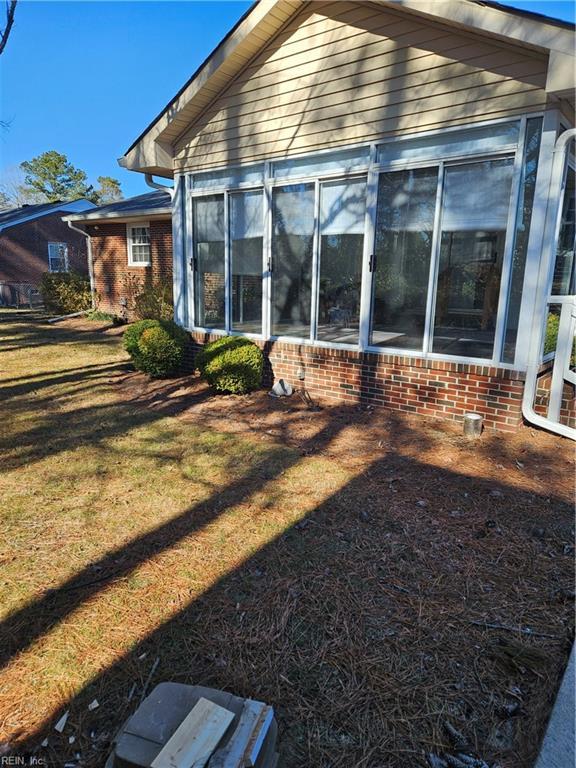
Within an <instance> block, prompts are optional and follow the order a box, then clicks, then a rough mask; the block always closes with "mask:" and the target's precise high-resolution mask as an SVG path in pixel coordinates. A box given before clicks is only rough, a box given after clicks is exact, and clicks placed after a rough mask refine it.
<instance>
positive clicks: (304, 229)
mask: <svg viewBox="0 0 576 768" xmlns="http://www.w3.org/2000/svg"><path fill="white" fill-rule="evenodd" d="M573 42H574V40H573V30H572V29H571V28H568V26H567V25H566V24H564V23H563V22H557V21H556V20H553V19H548V18H546V17H542V16H538V15H537V14H527V13H521V14H520V13H517V12H515V11H512V10H510V9H503V8H502V7H501V6H497V5H493V4H491V3H489V2H482V3H479V2H475V0H443V2H441V3H440V2H439V3H429V4H423V3H418V2H416V0H399V2H393V1H392V0H373V1H370V2H356V3H349V2H344V1H342V2H338V3H330V2H299V1H298V0H261V2H259V3H257V4H256V5H255V6H253V8H252V9H251V10H250V11H249V12H248V13H247V14H246V16H245V17H244V18H243V19H242V20H241V21H240V22H239V24H238V25H237V27H236V28H234V29H233V30H231V32H230V34H229V35H228V36H227V37H226V38H225V39H224V40H223V41H222V43H221V44H220V45H219V46H218V47H217V48H216V49H215V51H214V52H213V53H212V54H211V56H210V57H209V58H208V59H207V60H206V61H205V62H204V64H203V65H202V66H201V67H200V68H199V70H198V71H197V72H196V73H195V74H194V75H193V76H192V78H191V79H190V80H189V81H188V83H186V84H185V86H184V87H183V88H182V90H181V91H180V92H179V93H178V94H177V95H176V96H175V97H174V99H173V100H172V101H171V103H170V104H169V105H168V106H167V108H166V109H165V110H164V111H163V112H162V113H161V114H160V115H159V116H158V117H157V118H156V119H155V120H154V121H153V122H152V124H151V125H150V126H149V127H148V128H147V129H146V130H145V131H144V133H143V134H142V135H141V136H140V137H139V138H138V139H137V140H136V142H134V144H133V145H132V146H131V147H130V148H129V150H128V151H127V153H126V155H125V156H124V157H123V158H121V161H120V162H121V164H122V165H123V166H124V167H127V168H130V169H133V170H137V171H140V172H143V173H145V174H147V179H148V183H149V184H151V185H152V186H158V182H155V181H154V180H153V176H164V177H167V178H172V179H173V180H174V188H173V250H174V261H173V265H174V270H173V274H174V301H175V317H176V319H177V321H178V322H179V323H180V324H181V325H182V326H183V327H185V328H186V329H188V330H189V331H190V332H191V334H192V335H193V338H194V340H195V341H196V342H197V343H200V344H201V343H204V341H206V340H207V339H208V338H211V337H213V336H218V335H221V334H243V335H247V336H250V337H252V338H254V339H255V340H256V341H257V342H258V343H260V344H261V345H262V346H263V347H264V348H265V352H266V355H267V357H268V359H269V361H270V363H271V368H272V373H273V375H274V376H275V377H280V376H282V377H288V378H293V379H298V380H300V381H305V386H306V387H307V388H308V389H309V390H310V391H311V392H312V393H314V392H316V393H318V394H323V395H327V396H330V397H333V398H335V399H343V400H345V401H346V402H353V401H354V399H355V400H356V401H358V400H369V401H370V402H373V403H376V404H383V405H389V406H392V407H397V408H402V409H406V410H413V411H421V412H422V413H432V414H435V415H442V416H448V417H451V418H460V417H461V416H462V415H463V413H464V412H466V411H467V410H479V411H480V412H481V413H483V414H484V415H485V417H486V418H487V419H488V420H489V421H490V423H491V425H492V426H501V427H502V428H514V426H515V425H518V424H519V423H520V422H521V420H522V407H521V401H522V394H523V391H524V389H525V388H524V381H525V379H526V375H527V371H528V370H532V369H534V367H535V366H536V369H537V372H536V374H535V376H536V375H542V373H543V371H542V363H543V362H545V358H546V355H550V349H548V348H547V347H546V343H547V342H546V340H545V338H544V337H545V333H544V330H543V329H544V327H545V324H546V311H547V307H549V309H550V311H551V312H552V314H554V313H559V311H560V310H559V307H560V306H561V305H562V304H563V303H564V302H563V300H559V301H556V302H552V301H547V297H548V296H550V295H553V296H557V297H561V296H562V295H567V294H568V295H570V294H571V292H573V290H574V288H573V285H572V283H573V272H574V265H573V262H574V249H573V245H570V243H571V242H572V240H573V224H572V223H571V217H572V212H573V203H571V202H570V201H571V200H572V201H573V181H572V176H571V173H570V172H569V170H568V166H569V163H567V162H565V158H566V157H568V155H569V152H564V151H563V150H562V151H561V149H560V145H559V144H558V142H560V144H561V143H562V141H563V140H561V139H560V137H561V136H562V135H564V134H566V132H567V131H568V130H569V129H571V126H572V125H573V113H574V105H573V96H574V44H573ZM566 148H567V149H568V148H569V147H568V145H567V144H566ZM571 190H572V191H571ZM562 205H564V215H561V214H562V210H561V209H562ZM571 233H572V234H571ZM558 238H560V242H561V243H562V244H563V245H562V247H561V248H560V250H561V253H559V256H558V259H557V263H556V265H555V266H554V260H555V257H556V254H555V250H556V242H558ZM553 251H554V253H553ZM553 273H554V274H555V275H556V278H554V280H555V282H554V285H553ZM560 277H561V279H560ZM558 280H560V283H561V285H560V283H558ZM552 289H553V290H554V293H553V294H551V291H552ZM566 303H568V302H566ZM566 322H567V321H566ZM566 322H564V326H566ZM570 322H571V321H570ZM560 325H562V322H560ZM567 333H568V332H567ZM549 342H550V340H549V339H548V347H549V346H550V343H549ZM560 346H562V345H559V348H560ZM336 360H338V362H335V361H336ZM447 374H450V375H447ZM564 380H566V381H570V375H567V376H564V378H563V381H564ZM573 399H574V398H572V400H573ZM530 407H532V406H530Z"/></svg>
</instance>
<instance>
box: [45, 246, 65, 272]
mask: <svg viewBox="0 0 576 768" xmlns="http://www.w3.org/2000/svg"><path fill="white" fill-rule="evenodd" d="M48 269H49V270H50V272H68V245H67V244H66V243H48Z"/></svg>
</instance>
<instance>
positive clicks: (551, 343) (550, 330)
mask: <svg viewBox="0 0 576 768" xmlns="http://www.w3.org/2000/svg"><path fill="white" fill-rule="evenodd" d="M559 325H560V317H559V315H553V314H549V315H548V319H547V320H546V334H545V336H544V354H545V355H547V354H548V353H549V352H555V351H556V342H557V341H558V326H559Z"/></svg>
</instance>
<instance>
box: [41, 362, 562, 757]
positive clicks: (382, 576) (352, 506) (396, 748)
mask: <svg viewBox="0 0 576 768" xmlns="http://www.w3.org/2000/svg"><path fill="white" fill-rule="evenodd" d="M110 383H111V386H113V387H114V388H116V390H117V392H118V397H119V398H120V399H122V400H124V401H126V402H131V403H134V404H136V405H139V406H141V407H142V408H150V409H155V410H158V411H159V412H160V413H162V414H166V415H172V416H174V417H175V418H177V419H179V420H183V421H184V422H188V421H189V422H190V423H191V424H194V425H196V426H201V427H203V428H205V429H206V430H210V429H214V430H218V431H220V432H230V433H239V434H243V435H249V436H252V437H253V438H254V439H255V440H258V441H265V442H266V443H269V444H270V445H271V446H274V445H281V446H290V447H291V448H292V449H295V450H296V451H298V452H299V454H300V456H301V462H302V464H301V466H303V467H305V463H306V461H307V460H308V458H313V457H316V456H318V455H322V456H325V457H327V458H328V459H329V460H330V461H332V462H334V465H335V466H336V465H337V466H341V467H342V468H343V469H344V470H346V471H350V472H351V477H352V479H351V480H350V482H349V483H348V484H346V485H345V486H344V487H343V488H340V489H338V490H335V492H334V493H333V494H332V495H331V496H329V497H328V498H326V499H325V501H323V502H322V503H321V504H320V505H319V506H318V507H317V508H316V509H315V510H314V512H313V513H312V514H310V515H309V516H308V517H307V518H306V519H304V520H303V521H302V522H300V523H298V524H297V525H296V526H294V527H293V528H291V529H289V530H288V531H286V532H285V533H284V534H283V535H281V536H280V537H279V538H277V539H275V540H273V541H271V543H270V544H268V545H267V546H266V547H264V548H263V549H261V550H259V551H257V552H255V553H254V555H253V556H252V557H251V558H250V559H249V560H248V562H246V563H245V564H243V565H241V566H240V567H239V568H238V569H237V570H235V571H234V572H232V573H230V574H229V575H227V576H225V577H224V578H223V579H222V580H221V581H220V582H218V583H217V584H216V585H215V586H214V587H212V588H211V589H210V590H209V591H208V592H207V593H205V594H204V595H203V596H202V598H200V599H198V600H196V601H195V602H193V603H191V604H189V605H188V606H186V607H185V608H184V609H183V610H182V611H181V612H180V613H179V614H178V615H177V616H176V617H175V618H174V619H172V620H171V621H170V622H168V623H166V624H163V625H162V626H160V627H159V628H158V629H157V630H156V631H155V632H154V633H153V634H152V635H151V636H149V637H147V638H146V639H145V640H144V641H143V642H142V643H141V644H139V646H138V647H137V648H135V650H134V655H133V656H130V657H127V658H124V659H122V660H121V661H119V662H118V663H117V664H116V665H114V666H113V667H112V668H110V669H109V670H107V671H106V672H105V673H104V674H103V675H102V676H101V677H100V678H98V679H97V680H96V681H94V683H93V685H92V686H90V687H89V688H88V689H87V690H86V691H85V694H83V695H82V699H81V700H78V701H76V702H74V703H73V704H72V705H71V708H72V709H75V710H76V711H77V715H76V717H77V721H78V722H81V724H82V728H81V729H79V730H83V732H84V733H85V734H88V735H85V736H84V737H82V739H80V741H79V742H78V743H76V744H74V745H71V746H70V745H68V744H67V743H66V742H65V740H64V738H63V739H62V745H61V754H62V756H63V757H62V764H64V761H65V758H66V757H68V758H70V759H72V760H74V755H75V754H76V752H78V754H81V755H82V758H81V760H80V761H79V762H77V764H78V765H86V766H94V767H95V766H100V765H102V764H103V755H105V753H106V750H107V749H108V747H109V742H110V738H111V736H112V734H113V733H114V732H115V730H116V729H117V728H118V727H119V725H120V724H121V722H122V720H123V719H124V718H125V717H126V716H127V715H128V714H130V712H131V711H133V710H134V708H135V703H136V702H135V700H133V701H128V700H127V696H126V691H128V690H130V689H131V688H132V685H133V683H134V682H136V683H137V684H138V690H141V689H142V686H143V684H144V682H145V681H146V678H147V676H148V674H149V671H150V669H152V668H153V661H154V659H156V658H158V659H159V663H158V666H157V668H156V669H155V671H154V676H153V679H152V680H151V683H150V687H151V686H152V685H154V684H155V683H157V682H160V681H161V680H174V681H178V682H187V683H198V684H202V685H208V686H212V687H216V688H223V689H227V690H230V691H232V692H234V693H235V694H237V695H240V696H248V697H251V698H256V699H260V700H263V701H266V702H268V703H270V704H272V705H273V706H274V708H275V711H276V715H277V718H278V721H279V725H280V738H279V743H280V748H281V755H282V757H281V761H282V762H281V765H283V766H284V767H285V768H353V767H355V768H385V767H388V766H389V767H390V768H392V767H394V768H412V767H414V766H421V767H422V768H424V767H425V766H429V767H430V766H431V767H432V768H445V766H448V765H452V766H456V768H461V766H459V765H458V763H457V762H456V761H457V760H459V759H460V760H461V762H462V759H463V758H457V755H466V756H468V758H469V760H472V757H473V758H475V759H477V762H476V764H475V765H477V766H478V768H480V766H483V765H488V766H496V765H498V766H501V768H528V766H531V765H532V764H533V761H534V759H535V757H536V754H537V750H538V745H539V742H540V740H541V737H542V735H543V730H544V728H545V725H546V720H547V717H548V715H549V712H550V709H551V706H552V702H553V698H554V695H555V691H556V689H557V686H558V684H559V680H560V676H561V673H562V671H563V668H564V666H565V663H566V660H567V657H568V653H569V649H570V644H571V642H572V640H573V636H574V625H573V600H574V567H573V562H574V519H573V505H572V496H573V482H572V478H573V470H574V461H573V458H574V457H573V446H572V444H571V443H569V442H568V441H563V440H561V439H559V438H555V437H553V436H551V435H548V434H546V433H543V432H539V431H537V430H534V429H530V428H523V429H521V430H520V431H519V432H518V433H517V434H514V435H503V434H497V433H490V432H486V433H485V434H484V435H483V436H482V437H481V438H480V439H479V440H477V441H472V442H471V441H468V440H466V439H465V438H463V437H462V435H461V427H459V426H458V425H456V424H453V423H448V422H442V421H438V420H432V419H425V418H422V417H412V416H409V415H403V414H399V413H395V412H391V411H385V410H372V409H369V408H362V407H357V408H351V407H345V406H341V407H337V406H328V405H327V404H325V403H318V406H319V408H318V409H314V410H311V409H310V408H308V407H307V406H306V405H305V403H304V402H302V401H301V400H300V399H299V398H298V396H293V397H292V398H290V399H282V400H273V399H272V398H270V397H268V395H267V393H265V392H257V393H254V394H252V395H250V396H247V397H242V398H238V397H215V396H213V395H212V393H211V392H210V391H209V390H208V389H207V387H206V386H205V385H204V384H202V383H201V382H200V381H199V380H198V379H197V378H194V377H187V378H183V379H177V380H171V381H168V382H159V381H152V382H151V381H148V380H147V379H146V378H145V377H144V376H141V375H140V374H136V373H131V372H126V371H122V372H119V373H118V374H117V375H115V376H112V377H111V379H110ZM274 503H275V500H274V499H273V498H271V499H270V504H271V505H274ZM144 654H146V655H144ZM95 695H97V697H98V699H99V700H100V701H106V707H100V708H99V709H96V710H95V711H93V712H88V711H87V707H86V704H87V702H88V701H90V700H91V699H92V698H93V697H94V696H95ZM80 711H82V712H83V713H84V714H83V715H82V716H80V715H79V714H78V713H79V712H80ZM53 738H54V734H53V732H52V739H53ZM462 764H463V765H465V766H466V765H468V766H469V768H470V766H473V765H474V763H473V762H470V761H469V762H468V763H465V762H464V763H462Z"/></svg>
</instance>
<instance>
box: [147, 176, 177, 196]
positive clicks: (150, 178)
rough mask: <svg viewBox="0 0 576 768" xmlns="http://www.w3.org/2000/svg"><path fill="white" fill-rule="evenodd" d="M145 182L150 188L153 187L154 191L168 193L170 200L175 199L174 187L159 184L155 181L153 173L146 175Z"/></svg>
mask: <svg viewBox="0 0 576 768" xmlns="http://www.w3.org/2000/svg"><path fill="white" fill-rule="evenodd" d="M144 181H145V182H146V184H148V186H149V187H152V189H158V190H160V192H168V194H169V195H170V199H171V200H173V199H174V187H173V186H172V187H169V186H167V185H166V184H159V183H158V182H157V181H154V177H153V176H152V174H151V173H146V174H145V175H144Z"/></svg>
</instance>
